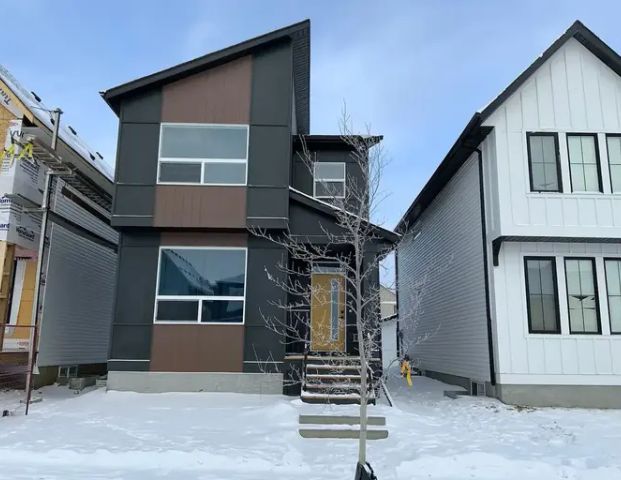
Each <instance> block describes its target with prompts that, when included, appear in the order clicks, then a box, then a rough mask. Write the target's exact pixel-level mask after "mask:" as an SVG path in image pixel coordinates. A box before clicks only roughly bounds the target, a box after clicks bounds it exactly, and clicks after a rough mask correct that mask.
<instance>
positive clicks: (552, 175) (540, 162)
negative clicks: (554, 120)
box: [526, 133, 561, 192]
mask: <svg viewBox="0 0 621 480" xmlns="http://www.w3.org/2000/svg"><path fill="white" fill-rule="evenodd" d="M526 138H527V141H528V166H529V170H530V190H531V192H560V191H561V169H560V164H559V153H558V135H557V134H556V133H527V134H526Z"/></svg>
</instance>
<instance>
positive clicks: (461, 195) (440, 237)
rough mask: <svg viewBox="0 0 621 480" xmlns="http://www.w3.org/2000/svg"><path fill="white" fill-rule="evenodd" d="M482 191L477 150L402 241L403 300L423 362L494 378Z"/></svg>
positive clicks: (407, 334)
mask: <svg viewBox="0 0 621 480" xmlns="http://www.w3.org/2000/svg"><path fill="white" fill-rule="evenodd" d="M479 192H480V189H479V173H478V160H477V157H476V155H472V156H471V157H470V158H469V159H468V161H467V162H466V163H465V164H464V165H463V166H462V167H461V169H460V170H459V171H458V172H457V173H456V174H455V175H454V177H453V178H452V179H451V180H450V182H449V183H448V184H447V185H446V186H445V187H444V189H443V190H442V191H441V192H440V193H439V194H438V195H437V196H436V198H435V199H434V200H433V202H432V203H431V205H429V206H428V207H427V209H426V210H425V211H424V212H423V214H422V215H421V217H420V219H419V221H417V223H416V224H415V225H412V226H410V227H409V234H408V235H406V237H405V239H404V241H403V242H402V243H401V244H400V245H399V247H398V251H397V268H398V272H399V280H398V292H399V293H398V298H399V305H398V308H399V325H400V329H401V330H402V332H403V339H404V342H405V345H403V348H404V352H405V351H407V353H408V354H409V355H410V357H411V358H412V359H414V360H415V361H417V362H420V365H419V366H420V368H422V369H423V370H432V371H436V372H442V373H448V374H451V375H456V376H460V377H465V378H470V379H474V380H477V381H489V380H490V378H489V376H490V371H489V353H488V341H487V323H486V322H487V321H486V308H485V283H484V267H483V265H484V264H483V247H482V237H481V210H480V194H479ZM417 291H418V292H420V295H418V296H417V294H416V292H417ZM425 336H428V338H427V339H426V340H424V341H421V342H420V343H418V344H415V343H416V339H418V338H421V337H425ZM408 344H409V345H408Z"/></svg>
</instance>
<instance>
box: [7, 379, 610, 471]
mask: <svg viewBox="0 0 621 480" xmlns="http://www.w3.org/2000/svg"><path fill="white" fill-rule="evenodd" d="M389 387H390V388H391V393H392V395H393V397H394V400H395V403H396V405H397V406H396V407H394V408H390V407H388V406H386V405H378V406H371V407H370V413H371V414H373V415H385V416H386V417H387V423H388V429H389V431H390V436H389V438H388V439H387V440H379V441H372V442H369V460H370V461H371V464H372V465H373V467H374V468H375V470H376V472H377V474H378V478H379V479H380V480H386V479H399V480H402V479H403V480H404V479H418V478H421V479H442V480H452V479H459V480H462V479H504V480H513V479H515V480H517V479H520V480H527V479H536V480H544V479H545V480H551V479H571V480H577V479H581V480H582V479H584V480H590V479H606V480H615V479H621V448H620V445H621V411H605V410H569V409H516V408H513V407H509V406H506V405H503V404H502V403H500V402H498V401H496V400H493V399H487V398H460V399H458V400H451V399H448V398H446V397H443V396H442V392H443V390H445V389H454V387H450V386H447V385H445V384H442V383H440V382H437V381H434V380H431V379H428V378H418V377H415V378H414V387H413V388H412V389H408V388H407V387H406V386H405V385H404V384H403V382H402V380H400V379H397V378H395V379H393V380H391V382H390V384H389ZM43 397H44V400H43V401H42V402H40V403H36V404H33V405H32V406H31V414H30V415H29V416H28V417H24V416H23V407H21V408H20V409H18V410H17V411H16V413H15V415H13V416H10V417H7V418H0V479H12V480H13V479H26V478H28V479H31V478H37V479H46V480H49V479H63V480H65V479H66V480H74V479H86V478H88V479H103V478H105V479H149V480H151V479H177V478H183V479H205V480H208V479H227V480H241V479H244V480H245V479H268V478H269V479H282V480H285V479H287V480H291V479H294V478H304V479H305V480H307V479H339V480H341V479H350V478H353V471H354V466H355V463H356V458H357V457H356V455H357V442H356V441H354V440H310V439H303V438H301V437H300V436H299V435H298V433H297V429H298V423H297V418H298V414H300V413H315V412H326V413H332V414H349V413H355V412H356V409H357V406H330V407H326V406H321V405H307V404H304V403H302V402H301V401H300V400H299V399H291V398H290V397H283V396H261V395H241V394H224V393H220V394H217V393H168V394H137V393H128V392H108V393H106V392H105V391H104V390H103V389H95V390H90V391H88V392H86V393H82V394H80V395H75V394H73V393H71V392H70V391H69V390H67V389H66V388H64V387H47V388H44V389H43ZM15 400H16V396H15V395H14V394H6V393H5V394H3V393H0V410H2V409H4V408H11V409H13V408H14V407H15Z"/></svg>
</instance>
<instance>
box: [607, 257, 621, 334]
mask: <svg viewBox="0 0 621 480" xmlns="http://www.w3.org/2000/svg"><path fill="white" fill-rule="evenodd" d="M604 263H605V265H606V290H607V292H608V314H609V316H610V333H621V259H616V258H615V259H613V258H611V259H606V260H605V261H604Z"/></svg>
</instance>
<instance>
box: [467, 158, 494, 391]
mask: <svg viewBox="0 0 621 480" xmlns="http://www.w3.org/2000/svg"><path fill="white" fill-rule="evenodd" d="M472 151H473V152H475V153H476V154H477V156H478V158H479V198H480V205H481V241H482V244H483V269H484V278H485V315H486V317H487V318H486V320H487V348H488V353H489V375H490V380H491V384H492V385H496V367H495V364H494V339H493V336H492V314H491V306H490V300H489V273H488V266H489V261H488V258H487V228H486V226H485V190H484V183H483V153H482V152H481V149H480V148H478V147H474V148H472Z"/></svg>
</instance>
